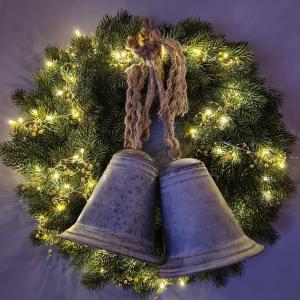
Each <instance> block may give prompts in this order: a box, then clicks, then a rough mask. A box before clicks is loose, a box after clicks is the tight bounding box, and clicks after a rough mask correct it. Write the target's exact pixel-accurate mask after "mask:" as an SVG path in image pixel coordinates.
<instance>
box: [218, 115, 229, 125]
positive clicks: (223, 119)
mask: <svg viewBox="0 0 300 300" xmlns="http://www.w3.org/2000/svg"><path fill="white" fill-rule="evenodd" d="M228 122H229V118H228V117H226V116H221V118H220V125H221V126H222V127H225V126H226V125H227V124H228Z"/></svg>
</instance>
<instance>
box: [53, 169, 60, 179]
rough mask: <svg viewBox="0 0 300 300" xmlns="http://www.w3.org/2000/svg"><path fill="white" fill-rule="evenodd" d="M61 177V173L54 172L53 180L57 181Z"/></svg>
mask: <svg viewBox="0 0 300 300" xmlns="http://www.w3.org/2000/svg"><path fill="white" fill-rule="evenodd" d="M59 177H60V175H59V173H58V172H57V171H55V172H54V174H53V175H52V178H53V179H55V180H57V179H58V178H59Z"/></svg>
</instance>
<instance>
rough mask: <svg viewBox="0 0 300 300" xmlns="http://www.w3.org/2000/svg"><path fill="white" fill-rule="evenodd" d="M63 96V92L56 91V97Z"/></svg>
mask: <svg viewBox="0 0 300 300" xmlns="http://www.w3.org/2000/svg"><path fill="white" fill-rule="evenodd" d="M63 94H64V91H63V90H58V91H57V92H56V96H62V95H63Z"/></svg>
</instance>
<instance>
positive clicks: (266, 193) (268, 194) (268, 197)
mask: <svg viewBox="0 0 300 300" xmlns="http://www.w3.org/2000/svg"><path fill="white" fill-rule="evenodd" d="M262 194H263V197H264V198H265V199H266V200H271V199H272V193H271V191H269V190H266V191H263V192H262Z"/></svg>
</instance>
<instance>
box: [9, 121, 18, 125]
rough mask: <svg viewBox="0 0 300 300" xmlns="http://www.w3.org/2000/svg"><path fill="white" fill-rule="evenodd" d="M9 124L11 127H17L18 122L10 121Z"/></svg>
mask: <svg viewBox="0 0 300 300" xmlns="http://www.w3.org/2000/svg"><path fill="white" fill-rule="evenodd" d="M8 124H9V125H10V126H14V125H16V121H14V120H8Z"/></svg>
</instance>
